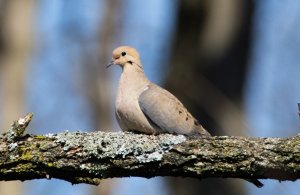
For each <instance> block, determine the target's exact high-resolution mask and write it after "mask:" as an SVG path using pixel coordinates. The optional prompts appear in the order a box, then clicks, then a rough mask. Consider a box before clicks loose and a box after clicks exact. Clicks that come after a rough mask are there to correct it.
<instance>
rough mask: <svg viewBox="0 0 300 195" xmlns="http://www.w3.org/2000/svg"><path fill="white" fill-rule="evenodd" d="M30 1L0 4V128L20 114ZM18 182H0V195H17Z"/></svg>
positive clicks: (29, 40)
mask: <svg viewBox="0 0 300 195" xmlns="http://www.w3.org/2000/svg"><path fill="white" fill-rule="evenodd" d="M35 3H36V2H35V1H34V0H27V1H19V0H6V1H2V2H1V7H0V9H1V16H0V17H1V19H0V22H1V24H0V28H1V38H0V40H1V42H0V44H1V53H0V55H1V60H0V77H1V84H0V85H1V86H0V87H1V99H0V101H1V119H2V120H1V126H0V129H8V127H9V125H10V123H11V122H12V121H13V120H15V119H16V118H18V117H19V116H21V115H22V113H23V112H24V104H25V103H24V102H25V101H24V99H25V97H24V80H25V75H26V67H27V66H26V65H27V60H28V56H29V55H30V54H31V49H32V21H33V20H32V16H33V15H32V14H33V13H34V8H35ZM21 187H22V186H21V183H20V182H1V183H0V194H13V195H17V194H21Z"/></svg>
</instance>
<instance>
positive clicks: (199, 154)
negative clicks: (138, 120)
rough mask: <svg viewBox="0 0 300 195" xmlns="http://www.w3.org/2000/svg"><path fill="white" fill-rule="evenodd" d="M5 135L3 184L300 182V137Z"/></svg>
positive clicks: (0, 167)
mask: <svg viewBox="0 0 300 195" xmlns="http://www.w3.org/2000/svg"><path fill="white" fill-rule="evenodd" d="M10 135H11V134H10V133H9V132H8V133H6V134H3V135H1V136H0V180H29V179H39V178H47V179H50V178H58V179H63V180H66V181H69V182H71V183H88V184H95V185H97V184H99V183H100V181H101V179H105V178H111V177H128V176H138V177H146V178H150V177H155V176H180V177H193V178H199V179H203V178H208V177H222V178H242V179H247V180H249V179H250V180H253V179H267V178H269V179H277V180H280V181H284V180H290V181H294V180H296V179H298V178H300V136H295V137H291V138H246V137H229V136H218V137H209V138H200V139H192V138H187V137H185V136H183V135H170V134H161V135H157V136H155V135H144V134H135V133H129V132H127V133H124V132H118V133H105V132H92V133H85V132H73V133H70V132H63V133H58V134H47V135H28V134H27V135H21V136H16V137H14V139H10V138H9V136H10Z"/></svg>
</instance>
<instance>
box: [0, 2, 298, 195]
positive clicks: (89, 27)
mask: <svg viewBox="0 0 300 195" xmlns="http://www.w3.org/2000/svg"><path fill="white" fill-rule="evenodd" d="M299 4H300V3H297V2H296V1H292V0H288V1H286V2H285V3H284V4H282V3H275V1H252V0H247V1H238V0H227V1H220V0H209V1H206V0H203V1H196V0H186V1H179V0H152V1H139V0H126V1H121V0H110V1H108V0H106V1H105V0H85V1H81V0H73V1H66V0H40V1H33V0H24V1H18V0H0V79H1V82H0V103H1V112H0V127H1V129H2V130H7V128H8V126H9V124H10V123H11V121H12V120H14V119H16V118H18V117H19V116H22V115H23V114H24V113H25V112H29V111H30V112H34V113H35V120H34V121H33V124H32V125H31V126H30V127H31V128H30V129H31V132H30V133H39V134H42V133H56V132H59V131H62V130H65V129H68V130H70V131H75V130H85V131H86V130H102V131H116V130H120V128H119V127H118V125H117V124H116V120H115V118H114V98H115V92H116V86H117V82H118V79H119V75H120V72H121V70H120V69H119V68H117V67H115V68H111V69H109V70H105V68H104V67H105V66H106V64H107V63H108V62H109V60H110V58H111V52H112V50H113V48H114V47H117V46H120V45H124V44H125V45H131V46H134V47H136V48H137V49H138V50H139V51H140V54H141V58H142V61H143V65H144V68H145V72H146V74H147V75H148V76H149V78H150V79H151V80H152V81H154V82H156V83H158V84H160V85H163V86H164V87H165V88H167V89H168V90H169V91H171V92H172V93H174V94H175V95H176V96H177V97H178V98H179V99H180V100H181V101H182V102H183V103H184V104H185V105H186V106H187V107H188V109H189V110H191V112H192V113H193V114H194V115H195V116H196V118H198V119H199V121H200V122H201V123H202V124H203V125H204V126H205V127H206V128H207V129H209V130H210V132H211V133H212V134H213V135H252V136H282V137H286V136H291V135H293V134H296V133H297V130H298V126H299V122H298V118H297V111H296V109H297V106H296V103H297V101H299V99H300V90H299V84H298V83H299V75H300V66H299V65H298V63H297V62H298V61H299V58H300V55H299V54H298V51H299V47H300V44H299V42H300V39H299V33H298V32H299V28H300V24H299V21H300V20H299V19H300V6H299ZM150 64H151V66H149V65H150ZM297 85H298V86H297ZM20 183H21V182H1V183H0V194H12V195H14V194H15V195H23V194H24V195H27V194H30V195H35V194H36V195H37V194H43V195H48V194H49V195H50V194H58V195H59V194H74V195H81V194H116V195H117V194H141V193H143V194H162V195H166V194H176V195H177V194H178V195H180V194H185V195H186V194H187V195H189V194H201V193H203V194H225V193H226V194H258V193H262V194H266V193H268V194H269V193H272V194H289V195H291V194H298V190H297V189H298V187H299V182H293V183H291V182H289V183H281V184H279V183H278V182H276V181H264V183H265V184H266V187H264V188H263V189H259V190H257V189H256V188H255V187H254V186H252V185H251V184H245V182H243V181H241V180H237V179H226V180H225V179H205V180H202V181H199V180H196V179H187V178H184V179H183V178H167V179H166V178H153V179H150V180H148V179H143V178H123V179H111V180H105V181H104V182H103V183H102V184H101V185H100V186H98V187H94V186H87V185H84V184H81V185H75V186H72V185H70V184H69V183H66V182H63V181H59V180H51V181H48V180H38V181H26V182H24V183H25V185H20Z"/></svg>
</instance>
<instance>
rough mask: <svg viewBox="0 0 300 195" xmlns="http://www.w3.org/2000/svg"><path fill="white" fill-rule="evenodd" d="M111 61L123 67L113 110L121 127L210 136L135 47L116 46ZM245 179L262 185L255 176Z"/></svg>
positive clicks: (154, 131)
mask: <svg viewBox="0 0 300 195" xmlns="http://www.w3.org/2000/svg"><path fill="white" fill-rule="evenodd" d="M111 65H119V66H120V67H121V68H122V74H121V78H120V81H119V87H118V92H117V98H116V103H115V109H116V112H115V113H116V117H117V121H118V123H119V125H120V127H121V129H122V130H123V131H137V132H141V133H146V134H160V133H173V134H180V135H187V136H196V137H204V136H205V137H209V136H211V135H210V134H209V133H208V132H207V131H206V130H205V129H204V128H203V127H202V125H200V124H199V123H198V121H197V120H196V119H195V118H194V117H193V116H192V115H191V114H190V113H189V111H188V110H187V109H186V108H185V107H184V105H183V104H182V103H181V102H180V101H179V100H178V99H177V98H176V97H175V96H174V95H172V94H171V93H170V92H168V91H167V90H165V89H163V88H161V87H159V86H158V85H156V84H154V83H152V82H151V81H149V80H148V78H147V77H146V75H145V73H144V69H143V66H142V63H141V61H140V56H139V53H138V52H137V50H136V49H134V48H132V47H129V46H121V47H118V48H116V49H115V50H114V51H113V54H112V61H111V62H110V63H109V64H108V65H107V67H110V66H111ZM246 180H247V181H249V182H251V183H253V184H254V185H256V186H257V187H262V186H263V184H262V183H261V182H260V181H258V180H256V179H246Z"/></svg>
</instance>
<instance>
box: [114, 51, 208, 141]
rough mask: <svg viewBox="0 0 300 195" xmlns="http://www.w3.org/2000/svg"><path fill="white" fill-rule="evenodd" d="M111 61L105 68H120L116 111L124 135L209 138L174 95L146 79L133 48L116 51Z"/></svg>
mask: <svg viewBox="0 0 300 195" xmlns="http://www.w3.org/2000/svg"><path fill="white" fill-rule="evenodd" d="M112 57H113V58H112V62H111V63H110V64H109V65H108V66H110V65H119V66H120V67H122V74H121V78H120V81H119V87H118V93H117V98H116V104H115V108H116V117H117V120H118V123H119V125H120V127H121V129H122V130H123V131H138V132H142V133H146V134H159V133H175V134H183V135H191V136H194V135H195V136H210V134H209V133H208V132H207V131H206V130H205V129H204V128H203V127H202V126H201V125H200V124H199V123H198V122H197V120H196V119H195V118H194V117H193V116H192V115H191V114H190V113H189V112H188V110H187V109H186V108H185V107H184V106H183V104H182V103H181V102H180V101H179V100H178V99H177V98H176V97H175V96H174V95H172V94H171V93H170V92H168V91H167V90H165V89H163V88H161V87H159V86H158V85H156V84H153V83H151V82H150V81H149V80H148V79H147V77H146V76H145V74H144V70H143V67H142V64H141V61H140V58H139V54H138V52H137V51H136V50H135V49H134V48H132V47H128V46H122V47H118V48H117V49H115V50H114V51H113V55H112Z"/></svg>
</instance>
